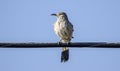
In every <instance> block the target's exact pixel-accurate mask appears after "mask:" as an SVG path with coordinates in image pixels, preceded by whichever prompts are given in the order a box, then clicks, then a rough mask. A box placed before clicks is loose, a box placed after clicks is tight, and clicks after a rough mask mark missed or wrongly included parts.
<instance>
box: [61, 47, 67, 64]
mask: <svg viewBox="0 0 120 71" xmlns="http://www.w3.org/2000/svg"><path fill="white" fill-rule="evenodd" d="M68 60H69V49H68V47H63V48H62V53H61V62H66V61H68Z"/></svg>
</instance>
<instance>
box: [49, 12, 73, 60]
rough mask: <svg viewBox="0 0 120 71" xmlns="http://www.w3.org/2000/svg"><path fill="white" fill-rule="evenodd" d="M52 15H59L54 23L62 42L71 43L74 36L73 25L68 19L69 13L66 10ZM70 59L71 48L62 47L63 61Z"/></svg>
mask: <svg viewBox="0 0 120 71" xmlns="http://www.w3.org/2000/svg"><path fill="white" fill-rule="evenodd" d="M51 15H53V16H56V17H57V21H56V22H55V24H54V31H55V33H56V34H57V36H59V37H60V42H62V43H67V44H69V43H70V41H71V39H72V38H73V36H72V34H73V25H72V24H71V23H70V21H69V20H68V17H67V14H66V13H65V12H58V13H57V14H51ZM68 59H69V48H68V47H62V53H61V62H66V61H68Z"/></svg>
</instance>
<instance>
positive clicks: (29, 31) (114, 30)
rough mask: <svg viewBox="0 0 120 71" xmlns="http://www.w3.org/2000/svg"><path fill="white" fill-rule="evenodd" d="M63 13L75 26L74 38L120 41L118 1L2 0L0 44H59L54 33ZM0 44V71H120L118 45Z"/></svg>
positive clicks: (95, 40)
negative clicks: (23, 45) (64, 49)
mask: <svg viewBox="0 0 120 71" xmlns="http://www.w3.org/2000/svg"><path fill="white" fill-rule="evenodd" d="M60 11H64V12H66V13H67V15H68V17H69V20H70V21H71V23H72V24H73V25H74V30H75V31H74V34H73V36H74V39H73V40H72V42H120V31H119V30H120V27H119V26H120V1H119V0H77V1H67V0H66V1H64V0H58V1H54V0H49V1H48V0H0V42H58V41H59V38H58V37H57V36H56V35H55V33H54V31H53V23H54V22H55V20H56V17H53V16H51V15H50V14H52V13H57V12H60ZM60 56H61V48H47V49H46V48H45V49H44V48H41V49H39V48H37V49H36V48H32V49H30V48H28V49H20V48H18V49H16V48H11V49H10V48H9V49H8V48H5V49H4V48H1V49H0V71H48V70H49V71H73V70H75V71H120V67H119V66H120V61H119V60H120V49H117V48H116V49H113V48H111V49H103V48H101V49H100V48H70V60H69V61H68V62H66V63H61V62H60Z"/></svg>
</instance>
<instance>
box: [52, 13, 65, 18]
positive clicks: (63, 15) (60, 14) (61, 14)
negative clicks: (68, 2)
mask: <svg viewBox="0 0 120 71" xmlns="http://www.w3.org/2000/svg"><path fill="white" fill-rule="evenodd" d="M51 15H52V16H57V17H66V18H67V14H66V13H65V12H58V13H57V14H51Z"/></svg>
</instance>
